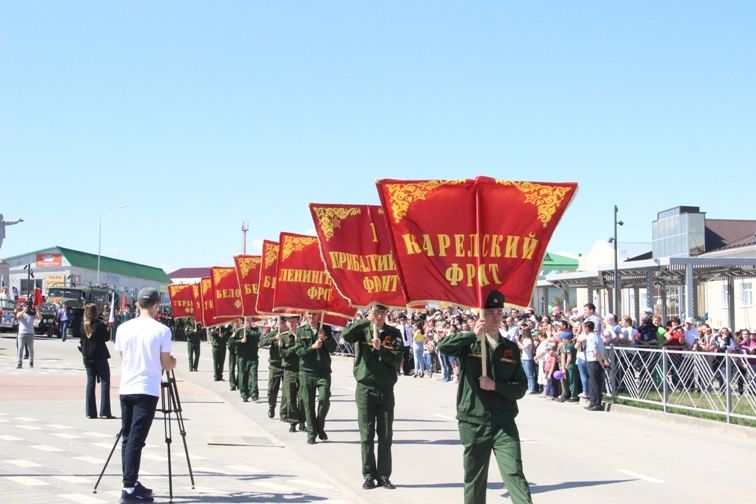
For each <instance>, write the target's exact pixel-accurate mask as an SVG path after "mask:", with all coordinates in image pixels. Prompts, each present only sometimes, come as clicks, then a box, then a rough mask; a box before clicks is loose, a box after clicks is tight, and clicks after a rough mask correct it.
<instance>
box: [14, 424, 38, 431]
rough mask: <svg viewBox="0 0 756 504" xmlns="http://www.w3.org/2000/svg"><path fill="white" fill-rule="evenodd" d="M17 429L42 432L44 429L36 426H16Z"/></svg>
mask: <svg viewBox="0 0 756 504" xmlns="http://www.w3.org/2000/svg"><path fill="white" fill-rule="evenodd" d="M16 427H17V428H19V429H24V430H42V427H37V426H36V425H16Z"/></svg>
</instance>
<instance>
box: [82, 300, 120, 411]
mask: <svg viewBox="0 0 756 504" xmlns="http://www.w3.org/2000/svg"><path fill="white" fill-rule="evenodd" d="M109 339H110V333H109V331H108V326H107V325H106V324H105V323H104V322H103V321H102V320H100V319H99V318H97V305H95V304H93V303H90V304H87V305H86V306H85V307H84V331H83V334H82V335H81V355H82V357H83V359H84V368H85V369H86V370H87V400H86V415H87V418H97V400H96V399H95V385H96V384H97V378H98V377H99V379H100V418H115V417H114V416H113V415H112V414H111V412H110V365H108V359H110V352H109V351H108V347H107V345H106V344H105V342H107V341H108V340H109Z"/></svg>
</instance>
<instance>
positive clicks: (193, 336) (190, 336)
mask: <svg viewBox="0 0 756 504" xmlns="http://www.w3.org/2000/svg"><path fill="white" fill-rule="evenodd" d="M203 331H204V329H203V328H202V326H201V325H197V326H196V327H195V326H192V325H187V327H186V349H187V353H188V354H189V371H197V365H198V364H199V358H200V341H201V340H202V332H203Z"/></svg>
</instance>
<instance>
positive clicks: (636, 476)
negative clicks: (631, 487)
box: [617, 469, 664, 483]
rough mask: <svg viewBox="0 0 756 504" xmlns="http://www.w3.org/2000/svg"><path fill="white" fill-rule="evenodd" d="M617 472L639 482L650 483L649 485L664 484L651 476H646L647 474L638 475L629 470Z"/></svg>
mask: <svg viewBox="0 0 756 504" xmlns="http://www.w3.org/2000/svg"><path fill="white" fill-rule="evenodd" d="M617 472H620V473H622V474H626V475H627V476H632V477H633V478H638V479H639V480H643V481H648V482H649V483H664V481H663V480H660V479H656V478H652V477H651V476H646V475H645V474H641V473H637V472H634V471H628V470H627V469H617Z"/></svg>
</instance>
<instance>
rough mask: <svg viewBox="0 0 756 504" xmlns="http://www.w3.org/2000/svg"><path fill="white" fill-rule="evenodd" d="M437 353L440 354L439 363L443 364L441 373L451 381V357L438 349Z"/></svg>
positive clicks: (445, 379) (446, 379) (445, 378)
mask: <svg viewBox="0 0 756 504" xmlns="http://www.w3.org/2000/svg"><path fill="white" fill-rule="evenodd" d="M436 355H438V363H439V364H440V365H441V375H442V376H443V378H444V381H449V380H450V379H451V364H450V363H449V357H447V356H446V355H445V354H442V353H441V352H438V351H437V352H436Z"/></svg>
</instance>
